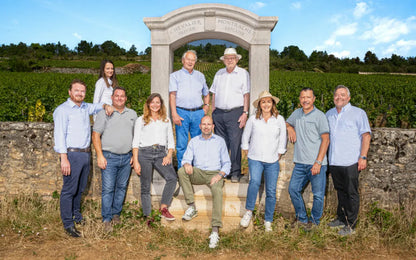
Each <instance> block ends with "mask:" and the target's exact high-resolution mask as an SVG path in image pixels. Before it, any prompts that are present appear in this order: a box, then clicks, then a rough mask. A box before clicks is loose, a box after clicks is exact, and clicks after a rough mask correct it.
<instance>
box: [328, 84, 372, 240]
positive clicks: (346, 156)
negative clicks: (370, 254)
mask: <svg viewBox="0 0 416 260" xmlns="http://www.w3.org/2000/svg"><path fill="white" fill-rule="evenodd" d="M350 99H351V95H350V91H349V89H348V88H347V87H345V86H343V85H339V86H337V87H336V88H335V92H334V104H335V107H334V108H332V109H330V110H329V111H328V112H327V113H326V116H327V118H328V122H329V129H330V140H331V145H330V147H329V172H330V173H331V176H332V180H333V182H334V187H335V189H336V190H337V197H338V208H337V218H336V219H335V220H333V221H331V222H330V223H329V226H331V227H341V228H342V229H341V230H340V231H339V234H340V235H351V234H353V233H354V229H355V226H356V222H357V217H358V211H359V207H360V195H359V193H358V186H359V183H358V177H359V173H360V171H362V170H364V169H365V168H366V167H367V153H368V149H369V148H370V140H371V129H370V124H369V122H368V118H367V114H366V113H365V111H364V110H362V109H360V108H358V107H355V106H352V105H351V104H350V103H349V101H350Z"/></svg>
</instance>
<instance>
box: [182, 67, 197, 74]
mask: <svg viewBox="0 0 416 260" xmlns="http://www.w3.org/2000/svg"><path fill="white" fill-rule="evenodd" d="M182 71H183V72H184V73H186V74H189V75H193V74H194V71H195V70H194V69H192V72H189V71H188V70H187V69H185V68H184V67H182Z"/></svg>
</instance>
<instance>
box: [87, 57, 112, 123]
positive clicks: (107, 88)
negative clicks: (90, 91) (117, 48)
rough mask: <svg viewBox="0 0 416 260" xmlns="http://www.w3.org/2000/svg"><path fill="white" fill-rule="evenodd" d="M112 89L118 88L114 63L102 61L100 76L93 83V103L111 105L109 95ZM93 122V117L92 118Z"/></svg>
mask: <svg viewBox="0 0 416 260" xmlns="http://www.w3.org/2000/svg"><path fill="white" fill-rule="evenodd" d="M113 87H118V81H117V77H116V71H115V70H114V63H113V62H112V61H111V60H103V61H102V62H101V65H100V75H99V76H98V80H97V82H96V83H95V91H94V99H93V103H100V102H103V103H105V104H108V105H111V104H112V101H111V95H112V94H113ZM94 120H95V116H94Z"/></svg>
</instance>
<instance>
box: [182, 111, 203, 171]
mask: <svg viewBox="0 0 416 260" xmlns="http://www.w3.org/2000/svg"><path fill="white" fill-rule="evenodd" d="M176 111H177V113H178V115H179V116H180V117H182V118H183V121H182V125H181V126H179V125H175V130H176V158H177V159H178V169H179V168H181V167H182V158H183V154H184V153H185V150H186V147H187V146H188V139H189V138H188V133H190V134H191V138H193V137H195V136H197V135H200V134H201V129H200V128H199V124H200V123H201V119H202V118H203V117H204V115H205V112H204V110H203V109H201V110H197V111H188V110H185V109H181V108H178V107H177V108H176Z"/></svg>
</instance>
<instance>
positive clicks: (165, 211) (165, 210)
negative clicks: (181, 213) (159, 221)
mask: <svg viewBox="0 0 416 260" xmlns="http://www.w3.org/2000/svg"><path fill="white" fill-rule="evenodd" d="M159 211H160V214H161V215H162V218H165V219H166V220H170V221H173V220H175V217H174V216H173V215H172V214H170V212H169V210H168V208H163V209H161V210H159Z"/></svg>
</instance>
